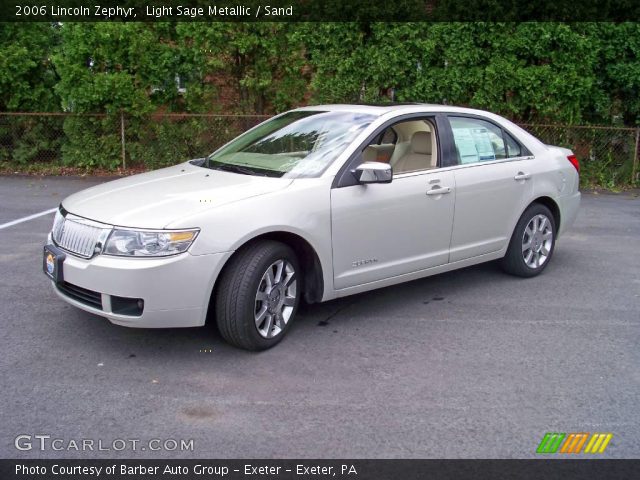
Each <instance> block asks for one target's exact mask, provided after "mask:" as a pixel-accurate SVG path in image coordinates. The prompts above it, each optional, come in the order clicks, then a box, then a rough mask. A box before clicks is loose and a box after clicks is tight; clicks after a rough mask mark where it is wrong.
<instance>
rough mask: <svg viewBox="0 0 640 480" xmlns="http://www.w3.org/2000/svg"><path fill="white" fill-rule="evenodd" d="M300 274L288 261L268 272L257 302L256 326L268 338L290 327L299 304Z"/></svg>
mask: <svg viewBox="0 0 640 480" xmlns="http://www.w3.org/2000/svg"><path fill="white" fill-rule="evenodd" d="M296 286H297V280H296V272H295V269H294V268H293V265H292V264H291V263H290V262H288V261H287V260H285V259H280V260H276V261H275V262H273V263H272V264H271V265H270V266H269V268H267V271H266V272H264V274H263V275H262V278H261V280H260V284H259V285H258V291H257V292H256V299H255V314H254V318H255V323H256V328H257V330H258V333H259V334H260V335H261V336H262V337H264V338H273V337H276V336H278V335H279V334H280V333H281V332H282V331H283V330H284V329H285V327H286V325H287V322H289V319H290V318H291V314H292V313H293V309H294V307H295V304H296V295H297V291H296Z"/></svg>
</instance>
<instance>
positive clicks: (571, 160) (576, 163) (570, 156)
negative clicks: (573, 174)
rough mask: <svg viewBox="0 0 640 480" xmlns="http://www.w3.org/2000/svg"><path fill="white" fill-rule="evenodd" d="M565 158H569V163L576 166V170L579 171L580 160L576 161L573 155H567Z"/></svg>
mask: <svg viewBox="0 0 640 480" xmlns="http://www.w3.org/2000/svg"><path fill="white" fill-rule="evenodd" d="M567 160H569V161H570V162H571V165H573V166H574V167H575V168H576V171H577V172H578V173H580V162H579V161H578V158H577V157H576V156H575V155H569V156H568V157H567Z"/></svg>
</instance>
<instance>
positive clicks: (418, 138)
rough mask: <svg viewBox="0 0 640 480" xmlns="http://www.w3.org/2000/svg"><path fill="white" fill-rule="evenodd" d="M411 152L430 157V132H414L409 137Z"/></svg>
mask: <svg viewBox="0 0 640 480" xmlns="http://www.w3.org/2000/svg"><path fill="white" fill-rule="evenodd" d="M411 151H412V152H413V153H419V154H421V155H431V132H416V133H414V134H413V136H412V137H411Z"/></svg>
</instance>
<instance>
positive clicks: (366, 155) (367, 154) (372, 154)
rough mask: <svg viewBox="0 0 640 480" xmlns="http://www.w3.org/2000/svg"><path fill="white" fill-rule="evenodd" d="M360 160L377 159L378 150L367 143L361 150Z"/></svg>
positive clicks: (375, 160)
mask: <svg viewBox="0 0 640 480" xmlns="http://www.w3.org/2000/svg"><path fill="white" fill-rule="evenodd" d="M362 161H363V162H377V161H378V150H376V148H375V147H373V146H371V145H369V146H368V147H367V148H365V149H364V152H362Z"/></svg>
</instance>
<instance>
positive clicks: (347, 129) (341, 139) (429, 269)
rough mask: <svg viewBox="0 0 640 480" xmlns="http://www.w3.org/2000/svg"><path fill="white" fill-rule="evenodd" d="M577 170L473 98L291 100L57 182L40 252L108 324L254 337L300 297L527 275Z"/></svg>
mask: <svg viewBox="0 0 640 480" xmlns="http://www.w3.org/2000/svg"><path fill="white" fill-rule="evenodd" d="M212 134H214V132H212ZM578 170H579V164H578V160H577V159H576V157H575V156H574V155H573V153H572V152H571V151H570V150H567V149H564V148H560V147H553V146H548V145H545V144H543V143H542V142H540V141H539V140H537V139H536V138H535V137H533V136H531V135H530V134H528V133H527V132H525V131H524V130H522V129H521V128H519V127H518V126H516V125H514V124H513V123H511V122H509V121H508V120H506V119H504V118H502V117H499V116H497V115H493V114H491V113H487V112H482V111H478V110H470V109H465V108H455V107H448V106H436V105H394V106H385V107H380V106H362V105H328V106H315V107H305V108H300V109H297V110H293V111H290V112H287V113H284V114H281V115H278V116H276V117H274V118H272V119H270V120H268V121H266V122H264V123H262V124H260V125H258V126H257V127H255V128H253V129H251V130H249V131H248V132H246V133H244V134H243V135H241V136H239V137H238V138H236V139H235V140H233V141H231V142H230V143H228V144H226V145H225V146H223V147H222V148H220V149H219V150H217V151H216V152H214V153H213V154H211V155H209V156H208V157H206V158H203V159H198V160H192V161H190V162H186V163H183V164H180V165H176V166H174V167H169V168H165V169H162V170H157V171H154V172H149V173H144V174H141V175H136V176H132V177H128V178H123V179H120V180H116V181H113V182H109V183H105V184H102V185H99V186H96V187H92V188H89V189H87V190H84V191H82V192H79V193H76V194H74V195H71V196H70V197H68V198H66V199H65V200H64V201H63V202H62V204H61V205H60V210H59V212H58V213H57V214H56V218H55V221H54V224H53V229H52V232H51V233H50V235H49V238H48V242H47V245H46V246H45V249H44V259H43V264H44V265H43V266H44V270H45V273H46V274H47V275H49V277H51V279H52V280H53V285H54V289H55V291H56V293H57V294H58V295H59V296H60V297H61V298H62V299H64V300H65V301H67V302H69V303H70V304H72V305H75V306H76V307H78V308H81V309H83V310H86V311H89V312H92V313H95V314H97V315H101V316H104V317H107V318H108V319H109V320H110V321H111V322H113V323H116V324H119V325H126V326H130V327H192V326H199V325H203V324H204V323H205V320H206V319H207V317H208V316H209V317H210V318H214V317H215V319H216V321H217V324H218V327H219V330H220V332H221V334H222V336H223V337H224V338H225V339H226V340H227V341H228V342H229V343H231V344H233V345H236V346H238V347H242V348H246V349H251V350H261V349H265V348H269V347H271V346H273V345H275V344H276V343H278V342H279V341H280V340H281V339H282V337H284V335H285V333H286V332H287V330H288V329H289V328H290V327H291V324H292V322H293V319H294V317H295V315H296V309H297V307H298V304H299V302H300V301H301V299H302V298H304V300H305V301H307V302H322V301H326V300H331V299H333V298H337V297H342V296H345V295H351V294H354V293H359V292H364V291H367V290H372V289H374V288H380V287H385V286H388V285H393V284H396V283H400V282H406V281H409V280H413V279H416V278H420V277H425V276H428V275H434V274H437V273H440V272H445V271H447V270H453V269H456V268H461V267H466V266H469V265H473V264H476V263H481V262H486V261H489V260H496V259H500V262H501V264H502V266H503V267H504V269H505V270H506V271H507V272H509V273H511V274H514V275H519V276H523V277H531V276H534V275H537V274H539V273H540V272H542V271H543V270H544V268H545V267H546V266H547V264H548V263H549V261H550V260H551V256H552V255H553V250H554V245H555V241H556V239H557V238H558V236H559V235H560V234H562V232H563V231H565V230H566V229H567V228H568V227H569V226H570V225H571V224H572V223H573V221H574V219H575V217H576V214H577V212H578V207H579V204H580V193H579V191H578Z"/></svg>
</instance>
